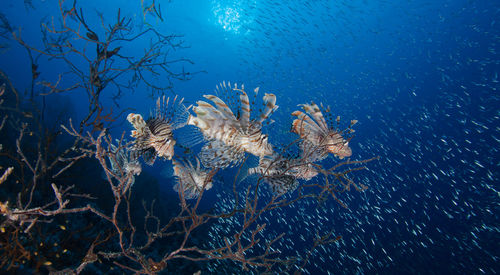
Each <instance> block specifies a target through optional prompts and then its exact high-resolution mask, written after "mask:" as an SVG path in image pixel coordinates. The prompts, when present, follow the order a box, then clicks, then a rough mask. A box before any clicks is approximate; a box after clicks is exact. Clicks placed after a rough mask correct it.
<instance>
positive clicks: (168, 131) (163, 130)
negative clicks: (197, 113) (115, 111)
mask: <svg viewBox="0 0 500 275" xmlns="http://www.w3.org/2000/svg"><path fill="white" fill-rule="evenodd" d="M182 102H183V99H180V100H177V96H176V97H174V99H173V100H172V103H171V104H170V105H169V98H168V97H167V98H166V99H165V96H163V97H159V98H158V100H157V101H156V109H155V110H154V111H153V113H152V114H151V117H150V118H149V119H148V120H147V121H144V119H143V118H142V116H141V115H140V114H133V113H131V114H129V115H128V116H127V120H128V121H129V122H130V123H131V124H132V126H133V127H134V128H135V130H133V131H132V135H131V136H132V137H134V138H135V141H134V150H136V151H137V152H138V154H139V155H142V157H143V158H144V160H145V161H146V163H148V164H149V165H152V164H153V163H154V161H155V159H156V157H157V156H159V157H163V158H166V159H169V160H171V159H172V157H173V155H174V145H175V143H176V141H175V140H174V138H173V133H172V131H173V130H175V129H178V128H180V127H182V126H184V125H186V122H187V118H188V116H189V112H188V109H187V108H186V107H185V106H184V105H183V104H182Z"/></svg>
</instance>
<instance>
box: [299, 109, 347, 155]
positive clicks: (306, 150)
mask: <svg viewBox="0 0 500 275" xmlns="http://www.w3.org/2000/svg"><path fill="white" fill-rule="evenodd" d="M299 106H302V108H303V109H304V111H305V112H306V113H307V114H305V113H303V112H302V111H295V112H293V113H292V115H293V116H296V117H297V118H296V119H295V120H294V121H293V123H292V132H294V133H297V134H298V135H299V136H300V138H301V139H302V142H301V144H300V147H301V150H302V157H304V158H306V159H307V160H309V161H311V162H314V161H317V160H322V159H324V158H326V157H327V155H328V153H332V154H333V155H335V156H337V157H338V158H340V159H343V158H344V157H350V156H351V155H352V151H351V148H350V147H349V141H348V140H345V139H344V138H343V137H342V135H341V133H340V132H339V131H338V130H336V129H333V127H329V126H328V124H327V123H326V121H325V118H324V117H323V114H322V113H321V110H320V109H319V107H318V105H316V104H315V103H311V104H300V105H299ZM327 111H329V110H327ZM339 121H340V118H339V117H337V123H338V122H339ZM356 122H357V121H356V120H352V121H351V125H350V126H349V130H350V131H351V132H353V130H351V127H352V126H353V125H354V124H355V123H356Z"/></svg>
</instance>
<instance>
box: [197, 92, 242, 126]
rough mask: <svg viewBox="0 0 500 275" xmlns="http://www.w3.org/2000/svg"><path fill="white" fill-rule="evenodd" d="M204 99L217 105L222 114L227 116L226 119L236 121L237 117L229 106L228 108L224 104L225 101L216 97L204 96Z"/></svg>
mask: <svg viewBox="0 0 500 275" xmlns="http://www.w3.org/2000/svg"><path fill="white" fill-rule="evenodd" d="M203 97H205V98H206V99H208V100H211V101H213V102H214V103H215V106H217V109H218V110H219V111H220V112H222V113H223V114H224V115H225V116H226V118H228V119H232V120H236V117H235V116H234V114H233V112H232V111H231V109H230V108H229V106H227V104H226V103H224V101H222V100H221V99H220V98H218V97H216V96H214V95H203Z"/></svg>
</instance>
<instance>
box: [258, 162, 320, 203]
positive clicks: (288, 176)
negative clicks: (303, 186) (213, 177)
mask: <svg viewBox="0 0 500 275" xmlns="http://www.w3.org/2000/svg"><path fill="white" fill-rule="evenodd" d="M254 174H256V175H260V176H261V177H262V178H263V180H264V181H265V182H267V183H268V184H269V186H270V187H271V189H272V190H273V192H274V193H277V194H278V195H281V194H284V193H287V192H291V191H293V190H295V188H297V186H298V185H299V182H298V181H297V180H298V179H302V180H306V181H308V180H310V179H312V178H314V177H315V176H317V175H318V171H317V170H316V169H315V168H314V166H313V165H312V164H310V163H306V162H304V161H303V160H302V159H288V158H285V157H283V156H281V155H277V154H274V155H272V156H264V157H261V158H260V159H259V165H258V166H257V167H253V168H250V169H248V175H254Z"/></svg>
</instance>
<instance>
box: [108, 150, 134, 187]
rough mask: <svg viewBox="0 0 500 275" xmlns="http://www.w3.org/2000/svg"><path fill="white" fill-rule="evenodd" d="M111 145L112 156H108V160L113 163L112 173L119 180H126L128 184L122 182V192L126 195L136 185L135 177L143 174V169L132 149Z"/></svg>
mask: <svg viewBox="0 0 500 275" xmlns="http://www.w3.org/2000/svg"><path fill="white" fill-rule="evenodd" d="M118 144H120V141H118ZM110 145H111V152H112V154H110V155H109V156H108V159H109V162H110V163H111V171H112V172H113V173H114V174H115V175H116V177H117V178H118V179H125V180H126V182H121V183H122V184H123V188H122V192H123V193H125V192H127V190H128V189H130V188H131V187H132V185H134V182H135V176H138V175H140V174H141V172H142V167H141V164H140V163H139V161H138V160H137V156H136V154H135V152H134V151H132V150H130V148H128V147H116V146H115V145H114V144H110Z"/></svg>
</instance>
